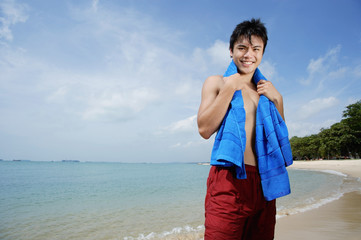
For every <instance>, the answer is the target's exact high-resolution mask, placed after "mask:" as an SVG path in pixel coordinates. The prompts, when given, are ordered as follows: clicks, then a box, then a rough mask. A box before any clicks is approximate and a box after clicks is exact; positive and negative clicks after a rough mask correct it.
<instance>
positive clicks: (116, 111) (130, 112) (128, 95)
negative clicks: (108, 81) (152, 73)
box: [82, 88, 158, 120]
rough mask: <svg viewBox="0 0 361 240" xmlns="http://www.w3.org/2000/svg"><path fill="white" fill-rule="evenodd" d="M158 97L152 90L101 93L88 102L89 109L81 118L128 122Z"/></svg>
mask: <svg viewBox="0 0 361 240" xmlns="http://www.w3.org/2000/svg"><path fill="white" fill-rule="evenodd" d="M157 98H158V95H157V94H156V93H155V91H154V90H152V89H147V88H142V89H133V90H131V91H126V92H125V91H120V90H118V91H114V92H113V91H110V92H107V91H105V92H103V93H102V94H101V95H100V96H95V97H93V98H91V99H90V101H89V105H90V106H89V108H88V109H87V110H86V111H85V112H83V114H82V116H83V118H84V119H86V120H99V119H100V120H101V119H109V120H111V119H113V120H128V119H131V118H133V117H134V116H135V114H137V113H139V112H140V111H142V110H143V109H144V108H145V107H146V106H148V105H149V104H150V103H152V102H153V101H155V100H157Z"/></svg>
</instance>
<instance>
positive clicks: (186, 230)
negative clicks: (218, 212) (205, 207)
mask: <svg viewBox="0 0 361 240" xmlns="http://www.w3.org/2000/svg"><path fill="white" fill-rule="evenodd" d="M203 236H204V226H198V227H196V228H193V227H191V226H185V227H176V228H173V229H172V230H171V231H165V232H162V233H154V232H152V233H150V234H147V235H144V234H139V236H138V237H125V238H124V240H151V239H161V240H183V239H184V240H201V239H203Z"/></svg>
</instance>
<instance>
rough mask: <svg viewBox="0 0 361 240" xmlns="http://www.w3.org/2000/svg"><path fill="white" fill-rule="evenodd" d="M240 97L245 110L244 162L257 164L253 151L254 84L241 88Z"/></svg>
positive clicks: (255, 99)
mask: <svg viewBox="0 0 361 240" xmlns="http://www.w3.org/2000/svg"><path fill="white" fill-rule="evenodd" d="M242 97H243V102H244V109H245V111H246V123H245V130H246V138H247V141H246V149H245V151H244V163H245V164H248V165H252V166H256V165H257V157H256V152H255V137H256V112H257V105H258V100H259V95H258V93H257V91H256V86H253V87H245V88H243V89H242Z"/></svg>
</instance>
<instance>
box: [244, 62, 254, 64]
mask: <svg viewBox="0 0 361 240" xmlns="http://www.w3.org/2000/svg"><path fill="white" fill-rule="evenodd" d="M243 63H244V64H247V65H249V64H252V62H243Z"/></svg>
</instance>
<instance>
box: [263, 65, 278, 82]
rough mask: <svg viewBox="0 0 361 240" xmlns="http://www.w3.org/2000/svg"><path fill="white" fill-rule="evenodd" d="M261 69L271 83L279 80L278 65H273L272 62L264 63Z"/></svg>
mask: <svg viewBox="0 0 361 240" xmlns="http://www.w3.org/2000/svg"><path fill="white" fill-rule="evenodd" d="M259 69H260V70H261V72H262V74H263V75H264V76H265V77H266V78H267V79H269V80H270V81H274V80H277V70H276V64H274V63H271V62H270V61H262V63H261V64H260V66H259Z"/></svg>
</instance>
